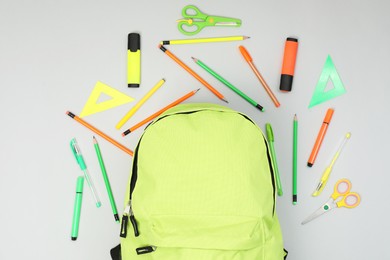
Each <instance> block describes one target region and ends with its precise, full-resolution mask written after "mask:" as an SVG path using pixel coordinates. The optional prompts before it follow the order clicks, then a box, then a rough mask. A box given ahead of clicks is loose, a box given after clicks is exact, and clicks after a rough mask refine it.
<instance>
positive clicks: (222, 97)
mask: <svg viewBox="0 0 390 260" xmlns="http://www.w3.org/2000/svg"><path fill="white" fill-rule="evenodd" d="M158 47H159V48H160V49H161V50H162V51H163V52H164V53H165V54H166V55H168V56H169V57H170V58H171V59H172V60H174V61H176V63H177V64H179V65H180V66H181V67H183V69H185V70H186V71H188V73H190V74H191V75H192V76H193V77H194V78H196V79H197V80H199V82H200V83H202V84H203V85H204V86H205V87H206V88H208V89H209V90H210V91H211V92H213V93H214V95H216V96H217V97H218V98H219V99H221V100H222V101H225V102H226V103H229V102H227V100H226V99H225V98H224V96H223V95H222V94H221V93H219V92H218V90H216V89H215V88H213V86H211V85H210V84H209V83H207V82H206V81H205V80H204V79H202V78H201V77H200V76H199V75H198V74H196V72H195V71H193V70H192V69H190V67H188V66H187V65H186V64H185V63H184V62H182V61H181V60H179V58H177V57H176V56H175V55H173V53H172V52H170V51H169V50H167V49H166V48H165V47H164V46H162V45H161V44H160V45H158Z"/></svg>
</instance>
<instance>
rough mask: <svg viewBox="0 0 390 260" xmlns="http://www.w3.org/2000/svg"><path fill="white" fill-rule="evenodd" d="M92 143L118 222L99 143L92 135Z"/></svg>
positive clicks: (117, 219) (116, 218) (117, 218)
mask: <svg viewBox="0 0 390 260" xmlns="http://www.w3.org/2000/svg"><path fill="white" fill-rule="evenodd" d="M93 145H94V146H95V151H96V155H97V157H98V160H99V164H100V169H101V170H102V174H103V179H104V183H105V184H106V189H107V193H108V198H109V199H110V203H111V209H112V212H113V213H114V218H115V221H116V222H119V215H118V210H117V209H116V204H115V200H114V196H113V195H112V190H111V185H110V181H109V180H108V176H107V172H106V167H105V166H104V162H103V158H102V154H101V152H100V148H99V144H98V142H97V140H96V138H95V136H94V137H93Z"/></svg>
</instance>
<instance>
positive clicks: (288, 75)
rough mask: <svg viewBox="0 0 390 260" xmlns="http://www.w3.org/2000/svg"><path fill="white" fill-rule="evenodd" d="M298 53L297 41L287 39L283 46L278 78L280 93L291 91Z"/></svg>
mask: <svg viewBox="0 0 390 260" xmlns="http://www.w3.org/2000/svg"><path fill="white" fill-rule="evenodd" d="M297 51H298V39H296V38H291V37H289V38H287V39H286V43H285V46H284V56H283V65H282V75H281V78H280V87H279V89H280V90H281V91H291V89H292V82H293V77H294V71H295V61H296V58H297Z"/></svg>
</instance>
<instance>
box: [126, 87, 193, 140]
mask: <svg viewBox="0 0 390 260" xmlns="http://www.w3.org/2000/svg"><path fill="white" fill-rule="evenodd" d="M198 91H199V89H197V90H194V91H191V92H189V93H188V94H186V95H184V96H182V97H181V98H179V99H177V100H176V101H174V102H172V103H171V104H169V105H168V106H166V107H164V108H162V109H160V110H159V111H157V112H156V113H154V114H153V115H150V116H149V117H147V118H145V119H144V120H142V121H141V122H139V123H138V124H136V125H134V126H132V127H130V128H129V129H127V130H126V131H124V132H123V133H122V136H126V135H128V134H130V133H131V132H134V131H135V130H136V129H138V128H139V127H141V126H143V125H144V124H146V123H147V122H149V121H151V120H153V119H154V118H156V117H158V116H159V115H161V114H162V113H164V112H165V111H166V110H168V109H169V108H171V107H174V106H176V105H177V104H180V103H181V102H183V101H184V100H186V99H188V98H190V97H192V96H193V95H195V93H196V92H198Z"/></svg>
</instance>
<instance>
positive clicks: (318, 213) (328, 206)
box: [301, 199, 335, 225]
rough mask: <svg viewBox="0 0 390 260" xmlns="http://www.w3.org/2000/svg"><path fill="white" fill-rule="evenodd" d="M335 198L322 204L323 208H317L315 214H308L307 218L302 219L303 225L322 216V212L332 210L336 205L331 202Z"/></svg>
mask: <svg viewBox="0 0 390 260" xmlns="http://www.w3.org/2000/svg"><path fill="white" fill-rule="evenodd" d="M332 201H333V200H332V199H330V200H329V201H328V202H327V203H325V204H324V205H322V207H321V208H319V209H317V210H316V211H314V213H313V214H311V215H310V216H308V217H307V218H306V219H305V220H303V221H302V223H301V224H302V225H305V224H306V223H308V222H310V221H312V220H313V219H315V218H317V217H319V216H321V215H322V214H324V213H326V212H328V211H330V210H331V209H333V208H334V207H335V206H334V205H333V204H332V203H331V202H332Z"/></svg>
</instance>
